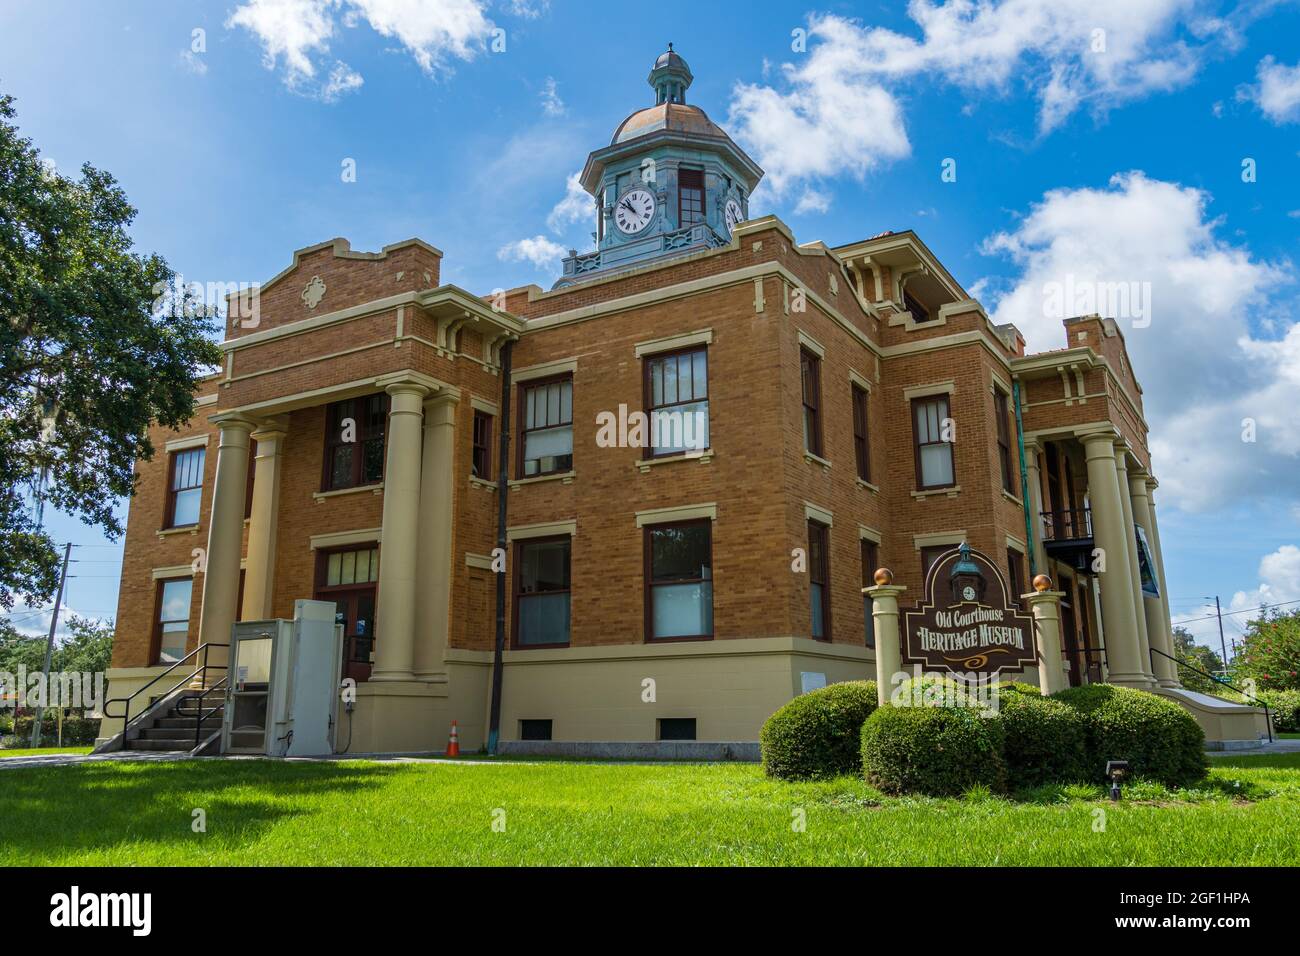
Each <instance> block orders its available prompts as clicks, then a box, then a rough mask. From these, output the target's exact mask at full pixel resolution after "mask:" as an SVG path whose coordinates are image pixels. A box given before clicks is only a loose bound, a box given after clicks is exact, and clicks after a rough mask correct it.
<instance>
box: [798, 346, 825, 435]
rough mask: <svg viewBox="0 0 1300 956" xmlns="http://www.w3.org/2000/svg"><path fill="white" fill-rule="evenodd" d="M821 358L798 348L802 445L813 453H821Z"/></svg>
mask: <svg viewBox="0 0 1300 956" xmlns="http://www.w3.org/2000/svg"><path fill="white" fill-rule="evenodd" d="M821 364H822V363H821V359H819V358H818V357H817V356H816V355H814V354H813V353H812V352H810V351H808V349H803V348H801V349H800V350H799V377H800V380H801V383H802V386H801V387H802V390H803V447H804V448H806V449H807V450H808V451H809V452H811V453H812V454H814V455H817V456H820V455H821V453H822V422H821V405H822V381H821V379H822V372H821Z"/></svg>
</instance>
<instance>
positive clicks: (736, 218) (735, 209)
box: [726, 199, 742, 232]
mask: <svg viewBox="0 0 1300 956" xmlns="http://www.w3.org/2000/svg"><path fill="white" fill-rule="evenodd" d="M726 214H727V232H733V231H734V230H735V228H736V223H738V222H740V219H741V216H742V213H741V211H740V203H738V202H736V200H734V199H728V200H727V208H726Z"/></svg>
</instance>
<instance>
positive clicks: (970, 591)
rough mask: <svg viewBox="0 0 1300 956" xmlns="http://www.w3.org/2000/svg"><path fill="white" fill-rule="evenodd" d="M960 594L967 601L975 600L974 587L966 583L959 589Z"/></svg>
mask: <svg viewBox="0 0 1300 956" xmlns="http://www.w3.org/2000/svg"><path fill="white" fill-rule="evenodd" d="M961 596H962V597H964V598H965V599H966V600H967V601H973V600H975V589H974V588H973V587H971V586H970V585H969V584H968V585H966V586H965V587H964V588H962V589H961Z"/></svg>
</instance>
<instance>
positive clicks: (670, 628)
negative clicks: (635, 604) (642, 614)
mask: <svg viewBox="0 0 1300 956" xmlns="http://www.w3.org/2000/svg"><path fill="white" fill-rule="evenodd" d="M645 582H646V597H645V607H646V637H647V638H648V639H649V640H664V639H670V640H673V639H675V640H683V639H688V638H707V637H712V636H713V522H712V521H710V520H708V519H705V520H702V521H684V522H682V523H680V524H659V525H649V526H647V527H646V529H645Z"/></svg>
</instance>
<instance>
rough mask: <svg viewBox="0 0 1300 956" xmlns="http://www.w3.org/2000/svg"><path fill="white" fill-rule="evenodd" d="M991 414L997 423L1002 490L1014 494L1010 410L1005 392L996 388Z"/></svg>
mask: <svg viewBox="0 0 1300 956" xmlns="http://www.w3.org/2000/svg"><path fill="white" fill-rule="evenodd" d="M993 414H994V416H996V418H997V424H998V464H999V465H1001V466H1002V490H1003V491H1005V492H1006V493H1007V494H1009V495H1014V494H1015V493H1016V480H1015V477H1014V475H1015V472H1014V471H1013V470H1012V466H1011V411H1010V405H1009V403H1008V402H1007V393H1006V392H1004V391H1002V390H1001V389H998V388H995V389H993Z"/></svg>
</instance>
